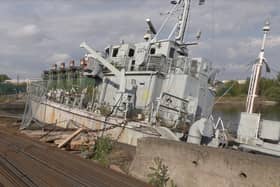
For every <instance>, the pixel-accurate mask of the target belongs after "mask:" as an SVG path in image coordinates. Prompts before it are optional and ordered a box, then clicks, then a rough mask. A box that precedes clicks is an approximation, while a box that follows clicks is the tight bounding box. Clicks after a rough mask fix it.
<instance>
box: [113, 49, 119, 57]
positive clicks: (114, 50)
mask: <svg viewBox="0 0 280 187" xmlns="http://www.w3.org/2000/svg"><path fill="white" fill-rule="evenodd" d="M118 53H119V48H114V49H113V54H112V57H116V56H118Z"/></svg>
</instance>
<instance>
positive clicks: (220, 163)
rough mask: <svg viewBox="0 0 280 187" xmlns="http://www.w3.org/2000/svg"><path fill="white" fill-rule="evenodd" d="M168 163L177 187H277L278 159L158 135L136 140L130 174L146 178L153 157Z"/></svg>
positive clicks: (279, 171) (278, 181)
mask: <svg viewBox="0 0 280 187" xmlns="http://www.w3.org/2000/svg"><path fill="white" fill-rule="evenodd" d="M155 157H160V158H161V159H162V160H163V163H164V164H165V165H167V166H168V172H169V176H170V179H173V180H174V181H175V184H176V185H177V186H178V187H186V186H191V187H243V186H244V187H245V186H246V187H248V186H250V187H279V186H280V159H279V158H274V157H269V156H263V155H254V154H249V153H244V152H239V151H233V150H226V149H215V148H209V147H205V146H198V145H194V144H187V143H183V142H176V141H170V140H163V139H158V138H142V139H140V140H138V145H137V149H136V156H135V158H134V160H133V162H132V165H131V167H130V174H131V175H132V176H134V177H136V178H138V179H141V180H144V181H147V180H148V179H147V175H148V174H149V173H151V170H150V169H149V167H151V166H153V159H154V158H155Z"/></svg>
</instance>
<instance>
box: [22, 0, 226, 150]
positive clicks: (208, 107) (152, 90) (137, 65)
mask: <svg viewBox="0 0 280 187" xmlns="http://www.w3.org/2000/svg"><path fill="white" fill-rule="evenodd" d="M198 3H199V5H203V4H204V3H205V2H204V1H201V0H200V1H198ZM171 6H172V7H171V10H170V11H169V12H168V13H167V14H166V18H165V20H164V21H163V24H162V25H161V27H160V28H159V29H158V30H157V29H156V28H155V26H154V25H153V23H152V21H151V19H146V23H147V32H146V33H145V34H144V40H143V41H142V42H139V43H128V42H124V41H122V42H121V43H120V44H117V45H109V46H108V47H106V48H105V50H104V51H102V52H100V51H97V50H95V49H93V48H92V47H91V46H90V45H89V44H87V43H86V42H82V43H81V45H80V48H82V50H84V51H85V56H84V57H82V59H81V60H80V64H75V61H74V60H72V61H70V62H69V65H68V67H67V65H66V63H65V62H63V63H61V64H54V65H52V67H51V68H50V69H49V70H45V71H44V72H43V74H42V81H38V82H32V83H30V84H29V85H28V96H27V102H26V107H25V112H24V117H23V120H22V125H21V128H22V129H25V128H28V127H29V126H30V125H31V124H34V122H35V123H36V124H51V125H55V126H59V127H62V128H85V129H91V130H94V131H96V133H97V134H98V136H103V135H110V136H111V137H112V138H113V139H116V140H117V141H119V142H122V143H126V144H131V145H136V144H137V139H139V138H142V137H150V136H151V137H158V138H165V139H170V140H176V141H186V140H187V136H188V132H189V129H190V126H191V125H192V124H194V123H195V122H196V121H199V120H204V121H205V122H206V123H207V124H209V125H210V126H211V128H210V131H209V130H207V129H209V128H207V127H209V125H205V126H206V127H205V129H206V130H205V131H206V132H207V131H209V132H210V133H211V134H210V135H208V137H211V140H213V139H214V140H215V141H212V142H215V143H214V144H213V146H218V145H221V144H223V142H224V140H225V135H224V131H225V130H224V128H220V125H215V124H214V125H213V121H212V120H210V118H211V114H212V110H213V106H214V100H215V88H214V87H215V81H216V74H217V73H218V70H217V69H216V68H214V67H213V64H212V62H210V61H209V60H207V59H205V58H203V57H191V55H190V54H189V48H190V47H192V46H197V45H198V44H199V39H200V37H201V32H200V31H199V32H198V33H197V36H196V38H195V39H193V41H190V42H189V41H187V42H186V41H185V38H186V37H185V35H186V31H187V28H188V27H189V25H190V24H189V14H190V11H191V1H190V0H177V1H171ZM174 19H175V22H173V21H170V20H174ZM170 24H174V25H172V26H170ZM170 27H171V28H172V29H171V31H170V33H169V34H168V35H167V36H165V35H166V29H168V28H170ZM217 124H220V122H218V123H217ZM212 126H215V128H214V129H212ZM213 134H220V135H221V136H220V135H219V136H216V137H213V136H212V135H213ZM221 137H222V138H221Z"/></svg>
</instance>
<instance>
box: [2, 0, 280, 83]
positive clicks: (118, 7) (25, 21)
mask: <svg viewBox="0 0 280 187" xmlns="http://www.w3.org/2000/svg"><path fill="white" fill-rule="evenodd" d="M1 3H2V4H1V7H0V17H1V25H0V41H1V43H0V67H1V68H2V70H1V71H2V72H9V75H10V76H12V77H15V75H16V74H17V73H20V72H24V73H23V74H24V76H26V77H28V76H39V75H40V74H41V71H42V70H43V69H44V68H48V67H50V64H53V63H57V62H58V63H59V62H62V61H67V60H69V59H72V58H73V59H76V60H77V59H80V58H81V57H82V56H83V54H84V52H85V51H83V50H82V49H80V48H79V44H80V43H81V42H82V41H87V42H88V43H89V45H90V46H92V47H94V48H96V49H97V50H100V51H101V50H103V49H104V47H106V46H107V45H109V44H118V43H119V42H120V41H121V40H125V42H142V41H143V34H144V32H145V31H146V23H145V19H146V18H151V19H152V21H153V23H154V25H155V26H156V28H157V29H158V28H159V27H160V25H161V23H162V21H163V19H164V16H161V15H160V13H164V12H167V11H168V10H169V9H170V7H171V6H170V4H169V1H161V0H143V1H136V0H132V1H131V0H119V1H115V0H106V1H101V0H94V1H92V0H81V1H76V0H68V1H66V0H57V1H53V0H52V1H44V0H37V1H32V0H25V1H24V2H23V1H8V0H4V1H2V2H1ZM192 7H193V8H192V9H191V15H190V22H189V26H190V27H189V28H188V33H187V34H186V40H188V41H193V40H194V39H195V34H196V32H197V31H198V30H201V31H202V38H201V44H200V45H198V46H194V47H190V55H191V56H192V57H195V56H202V57H206V58H207V59H210V60H211V61H212V62H213V63H214V65H215V66H216V67H219V68H224V67H225V72H224V73H222V74H221V76H220V78H221V79H230V78H234V77H239V78H240V77H246V76H247V74H248V72H247V73H244V72H241V71H238V67H239V65H238V64H241V65H242V64H248V63H249V62H250V61H251V60H252V59H255V58H256V57H257V55H258V52H259V48H260V42H261V39H262V31H261V27H262V26H263V24H264V21H265V19H266V18H270V20H271V24H272V31H271V35H270V36H269V38H268V41H267V47H266V49H267V50H266V56H267V58H268V59H269V61H270V62H271V65H272V66H273V65H274V64H276V63H277V62H278V59H279V55H278V53H279V48H280V45H279V43H280V35H279V34H278V33H279V30H280V25H279V24H277V23H279V22H280V13H279V11H278V7H280V1H263V0H254V2H252V1H244V0H235V1H228V0H211V1H210V0H209V1H206V3H205V5H203V6H198V3H197V1H192ZM264 7H265V8H264ZM172 26H173V25H172ZM229 64H231V65H232V66H229ZM236 64H237V65H236ZM15 67H19V68H15ZM229 67H230V68H229ZM240 68H242V67H240Z"/></svg>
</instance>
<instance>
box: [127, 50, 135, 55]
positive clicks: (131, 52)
mask: <svg viewBox="0 0 280 187" xmlns="http://www.w3.org/2000/svg"><path fill="white" fill-rule="evenodd" d="M134 52H135V51H134V49H129V52H128V56H129V57H133V56H134Z"/></svg>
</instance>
